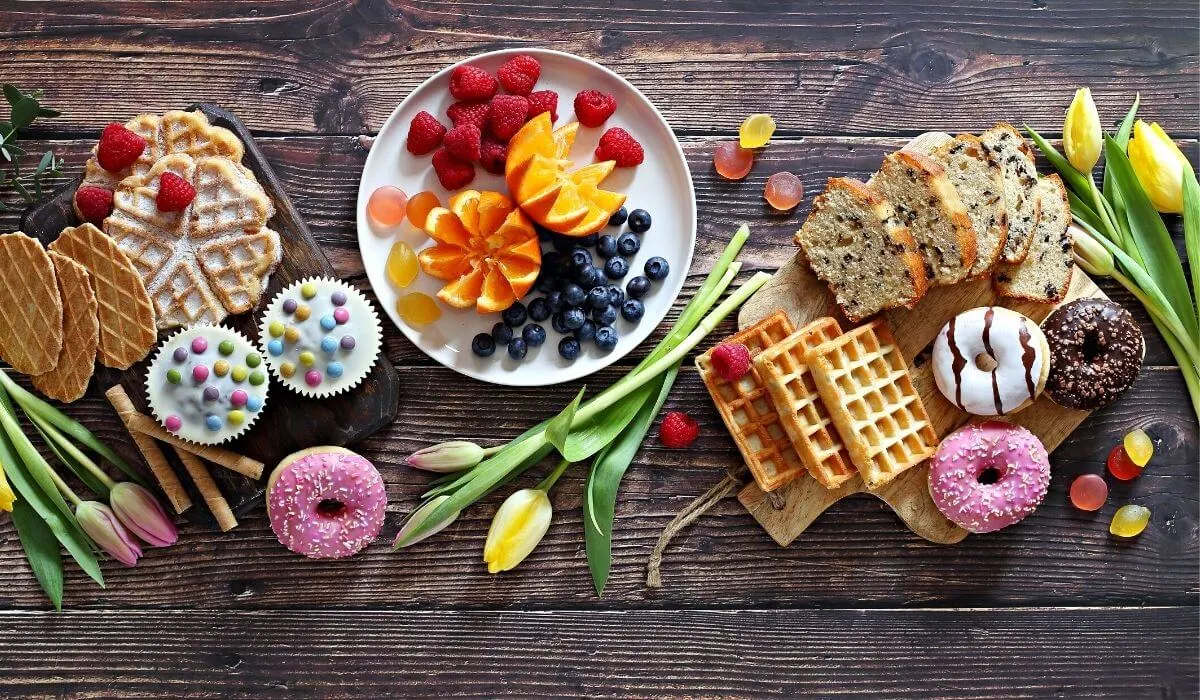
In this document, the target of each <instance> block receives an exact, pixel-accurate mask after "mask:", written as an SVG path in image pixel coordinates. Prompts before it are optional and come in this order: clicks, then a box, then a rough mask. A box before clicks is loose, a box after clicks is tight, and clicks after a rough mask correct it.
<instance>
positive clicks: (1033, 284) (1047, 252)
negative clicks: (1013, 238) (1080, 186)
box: [992, 175, 1075, 304]
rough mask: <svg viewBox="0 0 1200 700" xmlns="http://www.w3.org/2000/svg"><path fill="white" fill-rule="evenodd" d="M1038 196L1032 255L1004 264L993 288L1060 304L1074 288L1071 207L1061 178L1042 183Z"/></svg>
mask: <svg viewBox="0 0 1200 700" xmlns="http://www.w3.org/2000/svg"><path fill="white" fill-rule="evenodd" d="M1035 193H1036V196H1037V197H1038V198H1039V199H1040V200H1041V216H1040V217H1039V218H1038V225H1037V228H1035V229H1034V232H1033V242H1032V244H1031V245H1030V246H1029V254H1028V255H1026V256H1025V259H1024V260H1022V261H1021V262H1020V263H1017V264H1016V265H1007V264H1001V265H1000V266H999V267H997V268H996V271H995V273H994V274H993V276H992V286H993V287H995V288H996V291H997V292H999V293H1000V295H1001V296H1006V297H1013V298H1015V299H1024V300H1026V301H1039V302H1044V303H1048V304H1050V303H1057V302H1060V301H1062V300H1063V299H1064V298H1066V296H1067V288H1068V287H1070V286H1071V271H1072V270H1073V269H1074V267H1075V265H1074V263H1073V261H1072V260H1071V234H1070V231H1069V229H1070V226H1071V204H1070V202H1069V201H1068V200H1067V190H1066V188H1064V187H1063V184H1062V180H1061V179H1059V177H1058V175H1050V176H1049V177H1044V178H1042V179H1041V180H1039V181H1038V183H1037V186H1036V188H1035Z"/></svg>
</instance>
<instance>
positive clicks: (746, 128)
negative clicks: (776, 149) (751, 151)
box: [738, 114, 775, 148]
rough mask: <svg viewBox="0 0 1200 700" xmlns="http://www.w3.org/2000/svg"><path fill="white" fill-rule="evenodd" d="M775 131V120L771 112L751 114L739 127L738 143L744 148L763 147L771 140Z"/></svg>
mask: <svg viewBox="0 0 1200 700" xmlns="http://www.w3.org/2000/svg"><path fill="white" fill-rule="evenodd" d="M774 133H775V120H774V119H772V118H771V115H769V114H751V115H750V116H748V117H746V121H744V122H742V127H741V128H740V129H738V143H739V144H740V145H741V147H742V148H761V147H762V146H765V145H767V144H768V143H770V142H771V136H772V135H773V134H774Z"/></svg>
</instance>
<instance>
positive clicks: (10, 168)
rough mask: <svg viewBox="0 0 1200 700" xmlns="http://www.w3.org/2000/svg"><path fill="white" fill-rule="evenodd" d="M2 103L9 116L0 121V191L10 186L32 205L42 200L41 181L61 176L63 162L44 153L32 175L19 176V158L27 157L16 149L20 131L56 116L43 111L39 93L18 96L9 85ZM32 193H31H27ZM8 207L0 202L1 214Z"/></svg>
mask: <svg viewBox="0 0 1200 700" xmlns="http://www.w3.org/2000/svg"><path fill="white" fill-rule="evenodd" d="M3 90H4V99H5V100H6V101H7V102H8V107H9V116H8V119H7V120H5V121H0V160H2V161H3V171H0V189H3V188H4V187H5V186H7V185H11V186H12V188H13V189H15V190H16V191H17V193H18V194H20V195H21V197H22V198H23V199H24V200H25V202H27V203H32V202H34V201H36V200H38V199H40V198H41V196H42V183H43V180H46V179H48V178H55V177H60V176H61V175H62V166H63V160H62V158H59V157H58V156H57V155H55V153H54V151H52V150H47V151H46V152H45V153H43V154H42V156H41V158H40V159H38V163H37V165H36V166H34V169H33V173H32V174H30V175H24V174H22V173H21V157H22V156H25V155H28V153H27V152H26V150H25V149H24V148H22V147H21V146H18V145H17V139H18V137H19V136H20V132H21V129H24V128H26V127H28V126H29V125H30V124H33V122H34V121H36V120H37V119H38V118H39V117H46V118H52V117H57V116H59V112H58V111H57V110H54V109H50V108H48V107H43V106H42V104H41V102H40V100H41V97H42V91H41V90H34V91H33V92H30V93H24V92H21V90H20V88H18V87H17V86H15V85H11V84H9V83H5V84H4V86H3ZM31 189H32V192H31V191H30V190H31ZM7 208H8V207H7V206H6V205H5V204H4V202H3V201H0V211H4V210H6V209H7Z"/></svg>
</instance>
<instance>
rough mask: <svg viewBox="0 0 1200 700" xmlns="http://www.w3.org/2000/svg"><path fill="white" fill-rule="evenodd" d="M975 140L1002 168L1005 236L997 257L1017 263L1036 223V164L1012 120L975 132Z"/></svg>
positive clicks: (1023, 253)
mask: <svg viewBox="0 0 1200 700" xmlns="http://www.w3.org/2000/svg"><path fill="white" fill-rule="evenodd" d="M979 141H980V142H981V143H982V144H983V146H984V148H986V149H987V151H988V153H989V154H990V155H991V156H992V158H994V159H995V160H996V162H997V163H999V164H1000V167H1001V168H1002V169H1003V170H1004V206H1005V207H1006V208H1007V209H1008V239H1007V240H1006V241H1005V242H1004V252H1003V253H1002V254H1001V259H1002V260H1003V261H1004V262H1006V263H1019V262H1021V261H1022V260H1024V259H1025V255H1026V254H1027V253H1028V252H1029V246H1030V244H1031V243H1033V230H1034V229H1035V228H1036V227H1037V220H1038V211H1039V210H1038V198H1037V196H1036V195H1035V194H1034V188H1035V187H1037V182H1038V177H1037V168H1036V167H1035V166H1034V163H1033V156H1032V154H1031V152H1030V150H1029V147H1028V146H1027V145H1026V144H1025V139H1023V138H1021V134H1020V132H1018V131H1017V130H1016V128H1014V127H1013V125H1012V124H1006V123H1004V122H1000V123H998V124H996V125H995V126H993V127H992V128H990V129H988V130H987V131H985V132H983V133H982V134H980V135H979Z"/></svg>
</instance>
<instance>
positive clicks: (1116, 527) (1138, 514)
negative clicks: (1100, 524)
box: [1108, 505, 1150, 537]
mask: <svg viewBox="0 0 1200 700" xmlns="http://www.w3.org/2000/svg"><path fill="white" fill-rule="evenodd" d="M1149 522H1150V509H1149V508H1144V507H1142V506H1134V505H1126V506H1121V507H1120V508H1118V509H1117V512H1116V513H1115V514H1113V519H1112V523H1111V524H1110V525H1109V526H1108V531H1109V532H1111V533H1112V534H1114V535H1116V536H1117V537H1137V536H1138V535H1140V534H1142V531H1143V530H1145V529H1146V525H1147V524H1149Z"/></svg>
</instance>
